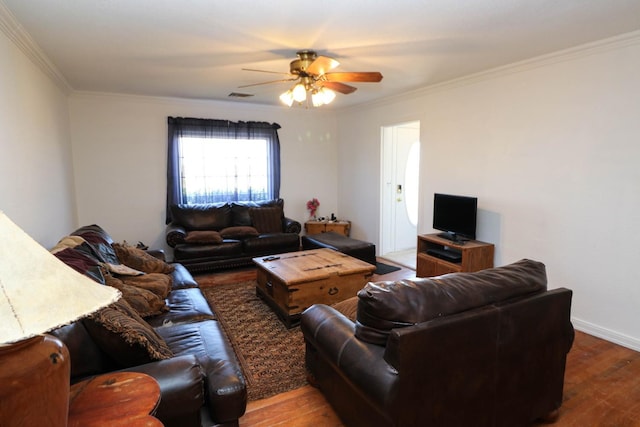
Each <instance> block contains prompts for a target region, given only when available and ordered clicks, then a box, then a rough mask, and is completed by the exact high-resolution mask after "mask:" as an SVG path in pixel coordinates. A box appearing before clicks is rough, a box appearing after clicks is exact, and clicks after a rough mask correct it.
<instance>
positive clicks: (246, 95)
mask: <svg viewBox="0 0 640 427" xmlns="http://www.w3.org/2000/svg"><path fill="white" fill-rule="evenodd" d="M250 96H253V94H252V93H240V92H231V93H230V94H229V98H249V97H250Z"/></svg>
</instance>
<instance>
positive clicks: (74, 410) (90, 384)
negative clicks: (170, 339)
mask: <svg viewBox="0 0 640 427" xmlns="http://www.w3.org/2000/svg"><path fill="white" fill-rule="evenodd" d="M159 403H160V386H159V385H158V383H157V381H156V380H155V379H153V378H152V377H150V376H149V375H146V374H141V373H138V372H114V373H110V374H104V375H98V376H97V377H94V378H91V379H89V380H86V381H82V382H79V383H77V384H74V385H72V386H71V391H70V395H69V423H68V426H69V427H90V426H136V427H139V426H144V427H158V426H162V423H161V422H160V420H158V419H157V418H155V417H153V416H152V415H151V414H153V413H154V412H155V410H156V409H157V407H158V404H159Z"/></svg>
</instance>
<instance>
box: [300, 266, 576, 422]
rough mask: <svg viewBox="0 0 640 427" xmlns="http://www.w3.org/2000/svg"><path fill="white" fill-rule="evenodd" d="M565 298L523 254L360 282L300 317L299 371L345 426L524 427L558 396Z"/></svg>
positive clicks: (552, 409) (549, 413) (565, 344)
mask: <svg viewBox="0 0 640 427" xmlns="http://www.w3.org/2000/svg"><path fill="white" fill-rule="evenodd" d="M571 297H572V292H571V291H570V290H568V289H564V288H560V289H553V290H547V278H546V272H545V267H544V265H543V264H541V263H539V262H535V261H530V260H521V261H519V262H516V263H514V264H511V265H507V266H504V267H499V268H493V269H488V270H483V271H480V272H476V273H454V274H448V275H444V276H440V277H433V278H417V279H413V280H402V281H395V282H377V283H368V284H367V285H366V286H365V287H364V288H363V289H362V290H361V291H360V292H359V293H358V296H357V297H354V298H353V299H351V300H347V301H345V302H342V303H338V304H336V306H334V307H329V306H326V305H314V306H312V307H310V308H309V309H307V310H306V311H305V312H304V313H303V314H302V320H301V328H302V332H303V334H304V338H305V341H306V346H307V350H306V364H307V368H308V370H309V371H310V376H311V377H310V378H311V379H312V381H313V382H314V383H315V384H316V385H317V386H318V387H319V388H320V390H321V391H322V392H323V394H324V395H325V397H326V398H327V400H328V401H329V402H330V404H331V405H332V406H333V408H334V409H335V411H336V412H337V413H338V415H339V416H340V418H341V419H342V420H343V421H344V423H345V425H348V426H371V425H376V426H446V427H454V426H505V427H514V426H529V425H532V424H533V423H534V421H535V420H536V419H538V418H547V419H552V418H553V416H556V415H557V414H558V411H557V410H558V408H559V407H560V405H561V403H562V392H563V381H564V371H565V362H566V355H567V353H568V352H569V349H570V348H571V346H572V344H573V338H574V330H573V326H572V325H571V322H570V311H571ZM347 316H351V319H350V318H349V317H347Z"/></svg>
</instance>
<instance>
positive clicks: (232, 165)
mask: <svg viewBox="0 0 640 427" xmlns="http://www.w3.org/2000/svg"><path fill="white" fill-rule="evenodd" d="M178 143H179V145H180V148H179V149H180V181H181V182H180V185H181V187H182V194H183V197H184V203H187V204H198V203H213V202H227V201H237V200H268V199H270V198H271V197H269V194H268V192H267V188H268V174H267V169H268V167H267V166H268V165H267V162H268V160H269V156H268V154H267V141H266V140H264V139H253V140H252V139H236V140H230V139H220V138H194V137H182V138H180V139H179V142H178Z"/></svg>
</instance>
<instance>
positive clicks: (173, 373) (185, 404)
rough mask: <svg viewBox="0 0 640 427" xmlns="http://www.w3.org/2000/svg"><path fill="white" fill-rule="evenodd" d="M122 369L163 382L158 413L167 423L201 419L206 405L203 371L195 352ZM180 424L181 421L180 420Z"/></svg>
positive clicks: (158, 416) (159, 383)
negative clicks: (201, 411)
mask: <svg viewBox="0 0 640 427" xmlns="http://www.w3.org/2000/svg"><path fill="white" fill-rule="evenodd" d="M122 371H129V372H141V373H143V374H147V375H150V376H152V377H153V378H155V380H156V381H157V382H158V385H159V386H160V404H159V406H158V409H157V411H156V414H155V415H156V417H157V418H159V419H160V420H161V421H163V423H164V424H165V425H169V424H174V423H173V422H172V420H178V421H179V420H182V422H183V423H184V424H182V425H188V423H186V422H185V420H187V419H189V420H199V418H200V409H201V407H202V406H203V405H204V374H203V372H202V368H201V367H200V364H199V363H198V361H197V360H196V358H195V356H193V355H184V356H176V357H172V358H170V359H165V360H159V361H156V362H151V363H147V364H144V365H138V366H134V367H131V368H127V369H123V370H122ZM178 425H180V424H178Z"/></svg>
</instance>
